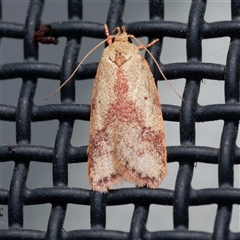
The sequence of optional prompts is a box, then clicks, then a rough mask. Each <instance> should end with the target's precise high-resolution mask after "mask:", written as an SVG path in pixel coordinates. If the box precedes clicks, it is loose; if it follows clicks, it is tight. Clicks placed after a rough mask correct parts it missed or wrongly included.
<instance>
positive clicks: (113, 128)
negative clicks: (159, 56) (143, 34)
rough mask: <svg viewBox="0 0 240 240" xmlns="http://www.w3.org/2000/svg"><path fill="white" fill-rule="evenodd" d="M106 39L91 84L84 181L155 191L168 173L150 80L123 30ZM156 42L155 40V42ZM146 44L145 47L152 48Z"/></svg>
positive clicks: (157, 105) (159, 113) (156, 99)
mask: <svg viewBox="0 0 240 240" xmlns="http://www.w3.org/2000/svg"><path fill="white" fill-rule="evenodd" d="M116 30H117V34H116V35H115V36H114V42H113V43H112V38H109V33H108V29H107V26H106V25H105V32H106V35H107V38H109V41H108V43H109V46H108V47H106V48H105V49H104V51H103V54H102V58H101V61H100V63H99V66H98V69H97V74H96V77H95V80H94V86H93V92H92V104H91V117H90V137H89V145H88V179H89V182H90V183H91V185H92V189H93V190H97V191H100V192H107V191H108V189H112V188H113V187H114V186H115V185H116V184H118V183H120V182H121V181H122V180H126V181H129V182H132V183H135V184H136V185H137V186H138V187H143V186H147V187H150V188H156V187H158V185H159V184H160V183H161V182H162V180H163V178H164V176H165V175H166V173H167V161H166V156H167V152H166V143H165V134H164V125H163V118H162V110H161V105H160V100H159V96H158V91H157V88H156V85H155V81H154V77H153V75H152V73H151V70H150V68H149V65H148V63H147V62H146V60H145V59H144V58H143V57H142V55H141V53H140V49H143V46H142V45H140V46H139V47H137V46H135V45H134V44H132V43H130V42H129V41H128V39H129V38H132V35H128V34H127V33H126V30H125V28H124V27H122V29H120V28H119V27H118V28H116ZM154 43H155V42H154ZM154 43H151V44H149V45H148V46H147V47H149V46H151V45H152V44H154Z"/></svg>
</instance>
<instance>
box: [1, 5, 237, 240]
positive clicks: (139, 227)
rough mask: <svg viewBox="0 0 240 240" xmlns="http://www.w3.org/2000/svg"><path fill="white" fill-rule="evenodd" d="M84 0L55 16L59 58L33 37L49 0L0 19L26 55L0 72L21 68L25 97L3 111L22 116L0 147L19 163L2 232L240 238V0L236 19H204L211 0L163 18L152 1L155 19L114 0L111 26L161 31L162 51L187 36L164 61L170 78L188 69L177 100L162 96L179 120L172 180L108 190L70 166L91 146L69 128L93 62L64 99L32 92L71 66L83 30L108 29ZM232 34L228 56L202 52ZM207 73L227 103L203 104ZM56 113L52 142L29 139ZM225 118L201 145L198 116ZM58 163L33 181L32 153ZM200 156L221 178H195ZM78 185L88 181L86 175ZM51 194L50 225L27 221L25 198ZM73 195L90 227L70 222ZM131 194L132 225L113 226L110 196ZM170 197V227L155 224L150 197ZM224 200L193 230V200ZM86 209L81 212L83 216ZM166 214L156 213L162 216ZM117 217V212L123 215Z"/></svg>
mask: <svg viewBox="0 0 240 240" xmlns="http://www.w3.org/2000/svg"><path fill="white" fill-rule="evenodd" d="M82 4H83V3H82V1H79V0H75V1H74V0H71V1H69V2H68V14H69V20H68V21H62V22H53V23H48V24H50V25H51V28H52V35H53V36H54V37H66V38H67V44H66V47H65V50H64V55H63V59H62V65H61V66H59V65H57V64H52V63H48V62H47V63H46V62H38V61H37V60H38V44H36V42H35V40H34V39H33V35H34V31H35V28H36V26H37V25H38V24H40V23H41V14H42V11H43V6H44V1H40V0H34V1H30V4H29V8H28V13H27V17H26V22H25V25H23V24H19V23H14V22H0V34H1V37H2V38H6V37H7V38H15V39H23V40H24V57H25V61H24V62H17V63H8V64H3V65H2V66H1V69H0V76H1V77H0V79H3V80H4V81H8V80H10V79H13V78H16V77H18V78H22V79H23V82H22V86H21V91H20V94H19V99H18V105H17V106H10V105H6V104H1V105H0V119H1V120H2V121H11V122H15V123H16V139H17V144H16V145H11V144H9V145H5V146H1V147H0V156H1V157H0V162H8V161H14V162H15V165H14V171H13V174H12V177H11V183H9V185H10V187H9V189H3V188H0V204H2V205H3V206H8V225H9V228H3V229H0V239H218V240H219V239H240V233H239V232H232V231H230V223H231V216H232V213H233V204H239V203H240V191H239V189H238V188H234V187H233V182H234V180H235V179H236V176H234V171H233V169H234V165H236V164H238V163H239V157H240V151H239V148H238V147H237V146H236V141H237V134H238V121H239V117H240V114H239V113H240V108H239V105H238V102H239V83H238V79H239V64H238V63H239V60H240V59H239V58H240V55H239V53H240V41H239V38H238V35H239V26H240V25H239V21H238V20H239V12H240V2H239V1H237V0H235V1H231V9H232V20H229V21H220V22H212V23H207V22H205V21H204V13H205V9H206V1H203V0H195V1H192V4H191V8H190V12H189V19H188V24H185V23H180V22H170V21H164V1H160V0H156V1H153V0H152V1H149V15H150V19H149V21H144V22H133V23H125V22H123V19H122V14H123V11H124V7H125V1H123V0H121V1H120V0H114V1H111V3H110V7H109V9H108V15H107V21H106V23H107V24H108V26H109V30H110V31H112V30H113V29H114V28H115V27H116V26H123V25H124V26H126V29H127V32H129V33H131V34H133V35H135V36H136V37H142V36H147V37H149V41H151V40H152V39H155V38H160V42H159V43H157V44H155V45H154V46H152V47H151V52H152V53H153V55H154V56H155V57H156V59H159V56H160V53H161V48H162V39H163V37H172V38H181V39H186V43H187V61H186V62H180V63H170V64H162V65H161V68H162V70H163V72H164V73H165V75H166V76H167V78H168V79H169V80H171V79H180V78H185V79H186V85H185V88H184V93H183V99H184V102H183V103H182V105H181V107H180V106H175V105H170V104H169V105H166V104H163V105H162V110H163V117H164V120H166V121H173V122H179V123H180V141H181V145H179V146H171V147H168V148H167V152H168V162H169V163H170V164H171V163H174V162H176V163H179V168H178V172H177V176H176V179H175V188H174V190H171V189H163V188H162V187H161V186H160V188H159V189H155V190H152V189H146V188H130V189H129V188H124V189H122V188H121V187H119V188H118V189H117V190H112V191H109V193H107V194H100V193H99V192H92V191H91V190H89V189H84V188H81V187H78V188H77V187H75V188H72V187H69V186H68V178H69V174H68V168H69V165H71V164H74V163H79V164H83V163H84V162H86V161H87V155H86V149H87V146H81V147H73V146H72V145H71V142H70V141H71V137H72V134H73V127H74V123H75V121H76V120H89V112H90V106H89V105H88V104H86V105H84V104H77V103H75V82H74V79H75V80H83V79H90V78H94V75H95V73H96V69H97V64H98V63H97V62H96V63H86V64H83V65H82V67H81V68H80V69H79V71H78V72H77V74H76V76H75V77H74V79H73V80H72V81H70V82H69V84H67V85H66V86H65V87H64V88H63V89H62V90H61V104H49V103H47V102H46V103H45V104H44V105H42V106H37V105H35V103H34V94H35V92H36V89H37V87H38V85H37V79H38V78H46V79H57V80H61V81H62V82H63V81H64V80H65V79H66V78H67V77H68V76H69V75H70V74H71V73H72V71H73V69H74V67H75V66H76V62H77V57H78V53H79V46H80V37H83V36H87V37H91V38H99V39H101V38H102V39H104V37H105V36H104V29H103V23H98V22H86V21H82ZM229 4H230V3H229ZM226 36H228V37H230V38H231V44H230V47H229V49H228V55H227V59H226V65H221V64H215V63H204V62H201V60H202V59H201V58H202V39H210V38H220V37H226ZM146 59H147V61H148V63H149V65H150V67H151V70H152V72H153V74H154V76H155V79H157V80H162V77H161V75H160V73H159V72H158V71H157V69H156V66H155V64H154V62H153V61H152V59H151V58H149V56H148V55H147V54H146ZM203 79H212V80H221V81H224V84H225V92H224V94H225V103H224V104H214V105H213V104H212V105H205V106H201V105H199V104H198V94H199V91H200V87H201V81H202V80H203ZM53 119H57V120H59V126H58V131H57V134H56V139H55V145H54V148H53V147H47V146H43V145H32V144H31V124H32V123H33V122H41V121H49V120H53ZM216 120H224V125H223V130H222V133H221V139H220V146H219V148H212V147H203V146H196V145H195V138H196V136H195V135H196V123H197V122H206V121H216ZM32 162H41V163H48V164H49V166H50V164H51V167H52V174H53V179H52V181H53V187H45V188H33V189H30V188H28V187H27V184H26V182H27V178H28V174H29V171H31V170H30V168H29V166H30V163H32ZM196 163H205V164H213V165H217V166H218V183H219V186H218V187H216V188H203V189H198V190H196V189H194V188H192V185H191V182H192V178H193V175H194V167H195V164H196ZM80 185H81V184H80ZM46 203H50V204H51V212H50V216H49V219H48V223H47V229H46V230H45V231H39V230H34V229H25V228H24V226H23V222H24V211H23V210H24V207H26V206H35V205H42V204H46ZM69 204H74V205H85V206H90V221H91V229H81V230H72V231H65V230H64V228H63V225H64V220H65V216H66V212H67V206H68V205H69ZM125 204H133V205H134V211H133V214H132V216H131V224H130V226H129V229H130V230H129V231H128V232H124V231H115V230H109V229H106V209H107V208H108V207H112V206H117V205H119V206H122V205H125ZM152 204H155V205H158V206H160V205H162V206H173V220H172V221H173V229H172V230H161V231H160V230H159V231H149V230H148V229H147V228H146V224H147V221H148V214H149V208H150V205H152ZM210 204H217V211H216V214H215V216H214V227H213V231H212V232H206V231H193V230H189V210H190V207H192V206H197V207H200V206H203V205H210ZM83 217H84V216H83ZM164 217H165V216H159V218H164ZM116 218H117V216H116Z"/></svg>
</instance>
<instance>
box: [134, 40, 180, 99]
mask: <svg viewBox="0 0 240 240" xmlns="http://www.w3.org/2000/svg"><path fill="white" fill-rule="evenodd" d="M129 37H130V38H133V39H134V40H135V41H136V42H137V43H139V44H140V45H141V47H142V48H144V50H145V51H146V52H147V53H148V54H149V55H150V57H151V58H152V60H153V61H154V62H155V64H156V65H157V68H158V70H159V72H160V73H161V75H162V77H163V79H164V80H165V81H166V82H167V83H168V84H169V86H170V87H171V88H172V90H173V91H174V92H175V93H176V94H177V96H178V97H180V98H181V99H182V101H184V99H183V98H182V97H181V95H180V94H179V93H178V92H177V90H176V89H175V87H174V86H173V85H172V84H171V82H170V81H169V80H168V79H167V78H166V76H165V75H164V73H163V71H162V69H161V68H160V66H159V64H158V62H157V60H156V59H155V57H154V56H153V55H152V53H151V52H150V51H149V50H148V49H147V47H146V46H145V45H143V44H142V43H141V42H140V41H139V40H138V39H137V38H135V37H134V36H133V35H129ZM154 43H155V41H154ZM150 45H152V44H150ZM147 46H148V45H147Z"/></svg>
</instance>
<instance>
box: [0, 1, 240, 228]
mask: <svg viewBox="0 0 240 240" xmlns="http://www.w3.org/2000/svg"><path fill="white" fill-rule="evenodd" d="M165 2H166V5H165V19H166V20H170V21H180V22H184V23H187V21H188V13H189V8H190V5H191V1H181V0H180V1H179V0H175V1H170V0H169V1H165ZM83 3H84V4H83V20H86V21H96V22H102V23H105V22H106V18H107V12H108V7H109V4H110V1H107V0H106V1H102V0H99V1H97V0H96V1H91V0H87V1H83ZM28 6H29V1H21V0H19V1H11V0H5V1H3V3H2V19H3V20H4V21H9V22H18V23H23V24H24V22H25V18H26V12H27V9H28ZM96 9H97V10H96ZM123 18H124V21H125V22H134V21H144V20H148V19H149V13H148V1H146V0H142V1H141V0H138V1H130V0H127V1H126V7H125V12H124V16H123ZM230 19H231V8H230V1H208V4H207V11H206V14H205V20H206V21H208V22H213V21H220V20H230ZM65 20H67V1H63V0H62V1H60V0H57V1H55V0H51V1H50V0H47V1H45V7H44V11H43V15H42V22H43V23H51V22H56V21H65ZM59 40H60V43H59V44H58V45H41V44H40V45H39V61H40V62H51V63H57V64H59V65H61V61H62V55H63V51H64V47H65V44H66V39H65V38H60V39H59ZM139 40H140V41H142V42H143V43H146V42H147V39H146V38H140V39H139ZM229 41H230V39H229V38H220V39H214V40H203V61H204V62H215V63H220V64H225V62H226V55H227V51H228V47H229ZM99 42H100V40H98V39H90V38H84V39H83V41H82V48H81V52H80V55H79V60H81V59H82V58H83V57H84V55H85V54H86V53H87V52H88V51H89V50H90V49H92V48H93V47H94V46H95V45H96V44H97V43H99ZM102 50H103V46H102V47H100V48H99V49H97V50H96V51H95V52H94V53H93V54H91V55H90V57H89V58H88V59H87V60H86V62H96V61H99V60H100V58H101V52H102ZM0 61H1V64H5V63H10V62H22V61H24V59H23V41H22V40H16V39H6V38H4V39H2V41H1V47H0ZM161 61H162V62H163V63H170V62H184V61H186V41H185V40H182V39H172V38H164V42H163V52H162V55H161ZM21 83H22V80H21V79H20V78H18V79H12V80H8V81H0V103H1V104H9V105H17V101H18V95H19V91H20V87H21ZM92 84H93V80H86V81H77V83H76V86H77V90H76V103H86V104H90V100H91V92H92ZM172 84H173V85H174V87H175V88H176V89H177V91H178V92H179V93H180V94H182V92H183V88H184V85H185V80H184V79H177V81H172ZM58 86H59V81H56V80H55V81H54V80H49V79H39V81H38V86H37V91H36V95H35V98H34V103H35V104H36V105H45V104H46V102H45V101H44V99H45V98H46V97H47V96H48V95H50V94H51V93H53V92H54V91H55V90H56V88H57V87H58ZM158 89H159V94H160V100H161V103H162V104H175V105H178V106H179V105H180V104H181V99H179V98H178V97H177V96H176V95H175V93H174V92H173V91H172V89H171V88H170V87H169V86H168V84H167V83H165V82H161V83H158ZM59 99H60V95H59V94H57V95H56V96H54V97H53V98H51V99H50V100H49V101H48V103H49V104H51V103H59V102H60V101H59ZM199 103H200V104H201V105H207V104H214V103H224V83H223V82H220V81H212V80H208V79H204V81H203V82H202V84H201V91H200V95H199ZM222 127H223V121H215V122H205V123H197V124H196V145H199V146H211V147H216V148H218V147H219V144H220V137H221V131H222ZM57 129H58V121H56V120H55V121H47V122H41V123H32V144H38V145H44V146H51V147H53V146H54V140H55V135H56V132H57ZM88 131H89V122H84V121H76V122H75V126H74V131H73V136H72V139H71V143H72V145H73V146H82V145H87V144H88ZM165 131H166V141H167V146H174V145H179V144H180V141H179V124H178V123H173V122H168V121H165ZM0 143H1V144H2V145H9V144H13V145H14V144H15V143H16V140H15V123H14V122H4V121H1V122H0ZM237 145H238V146H239V142H237ZM13 167H14V163H13V162H7V163H0V187H1V188H6V189H9V185H10V180H11V176H12V171H13ZM86 169H87V164H86V163H84V164H71V165H70V166H69V186H70V187H81V188H89V184H88V181H87V177H86ZM177 170H178V164H177V163H170V164H169V170H168V175H167V177H166V178H165V180H164V182H163V184H162V185H161V186H160V187H161V188H166V189H174V186H175V180H176V175H177ZM234 174H235V176H236V177H235V180H236V181H235V182H234V186H235V187H239V167H237V166H235V168H234ZM51 186H52V166H51V164H47V163H35V162H32V163H31V165H30V171H29V176H28V179H27V187H28V188H38V187H51ZM129 186H130V187H133V185H132V184H127V183H125V184H124V185H123V187H129ZM192 187H193V188H195V189H200V188H214V187H218V168H217V166H214V165H206V164H201V163H198V164H197V166H196V168H195V170H194V176H193V181H192ZM2 207H3V214H4V217H3V218H2V223H3V227H5V228H7V227H8V222H7V207H6V206H2ZM216 210H217V205H215V204H214V205H206V206H200V207H191V208H190V209H189V214H190V218H189V229H191V230H203V231H209V232H212V231H213V226H214V218H215V215H216ZM50 211H51V205H50V204H45V205H36V206H26V207H24V228H26V229H38V230H46V229H47V224H48V217H49V214H50ZM132 212H133V205H125V206H115V207H107V226H106V227H107V228H108V229H116V230H124V231H128V230H129V228H130V223H131V216H132ZM64 228H65V229H66V230H73V229H89V228H90V207H89V206H76V205H72V204H69V205H68V209H67V216H66V220H65V223H64ZM147 228H148V230H150V231H155V230H163V229H164V230H168V229H169V230H170V229H173V208H172V206H157V205H151V208H150V214H149V219H148V224H147ZM231 230H232V231H239V207H238V206H234V207H233V215H232V221H231Z"/></svg>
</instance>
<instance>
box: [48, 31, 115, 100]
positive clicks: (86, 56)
mask: <svg viewBox="0 0 240 240" xmlns="http://www.w3.org/2000/svg"><path fill="white" fill-rule="evenodd" d="M114 37H115V36H113V35H111V36H109V37H108V38H106V39H105V40H103V41H101V42H100V43H99V44H98V45H96V46H95V47H94V48H92V50H90V51H89V52H88V53H87V54H86V55H85V57H84V58H83V59H82V60H81V62H80V63H79V64H78V65H77V67H76V68H75V70H74V71H73V73H72V74H71V75H70V77H68V79H66V80H65V82H64V83H63V84H62V85H61V86H60V87H59V88H58V89H57V90H56V91H55V92H54V93H52V94H51V95H50V96H48V97H47V98H46V99H45V101H46V100H48V99H49V98H51V97H52V96H54V95H55V94H56V93H58V92H59V91H60V90H61V88H62V87H63V86H64V85H65V84H66V83H68V82H69V81H70V80H71V78H72V77H73V76H74V74H75V73H76V72H77V70H78V69H79V68H80V66H81V65H82V64H83V62H84V61H85V60H86V58H88V56H89V55H90V54H91V53H92V52H93V51H95V50H96V49H97V48H98V47H100V46H101V45H102V44H103V43H105V42H107V41H108V40H109V39H111V38H114Z"/></svg>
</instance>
